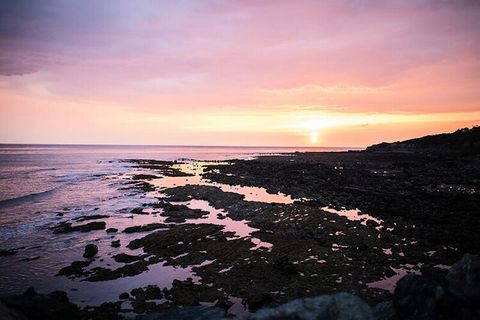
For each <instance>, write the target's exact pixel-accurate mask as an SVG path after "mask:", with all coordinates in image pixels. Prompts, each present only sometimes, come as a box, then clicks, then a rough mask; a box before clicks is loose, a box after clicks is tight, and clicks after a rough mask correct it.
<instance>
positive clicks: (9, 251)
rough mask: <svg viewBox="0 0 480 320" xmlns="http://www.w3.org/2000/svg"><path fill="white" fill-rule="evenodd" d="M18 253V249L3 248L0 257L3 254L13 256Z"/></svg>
mask: <svg viewBox="0 0 480 320" xmlns="http://www.w3.org/2000/svg"><path fill="white" fill-rule="evenodd" d="M15 253H17V250H15V249H7V250H2V251H0V257H2V256H11V255H14V254H15Z"/></svg>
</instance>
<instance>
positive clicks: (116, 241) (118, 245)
mask: <svg viewBox="0 0 480 320" xmlns="http://www.w3.org/2000/svg"><path fill="white" fill-rule="evenodd" d="M110 246H112V247H114V248H119V247H120V240H113V241H112V243H111V244H110Z"/></svg>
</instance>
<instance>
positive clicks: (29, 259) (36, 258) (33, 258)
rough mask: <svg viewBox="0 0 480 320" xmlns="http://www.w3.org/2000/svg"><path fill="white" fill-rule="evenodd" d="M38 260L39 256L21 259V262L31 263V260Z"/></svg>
mask: <svg viewBox="0 0 480 320" xmlns="http://www.w3.org/2000/svg"><path fill="white" fill-rule="evenodd" d="M38 259H40V256H32V257H27V258H24V259H22V261H33V260H38Z"/></svg>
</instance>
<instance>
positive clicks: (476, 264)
mask: <svg viewBox="0 0 480 320" xmlns="http://www.w3.org/2000/svg"><path fill="white" fill-rule="evenodd" d="M446 278H447V281H448V287H449V289H450V291H452V293H453V294H455V295H456V296H457V297H459V298H462V299H467V300H480V256H478V255H470V254H468V253H467V254H466V255H465V256H463V258H462V259H461V260H460V261H458V262H457V263H455V264H454V265H453V266H452V267H451V268H450V270H449V271H448V274H447V277H446Z"/></svg>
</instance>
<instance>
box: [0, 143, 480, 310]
mask: <svg viewBox="0 0 480 320" xmlns="http://www.w3.org/2000/svg"><path fill="white" fill-rule="evenodd" d="M125 161H128V163H130V164H132V165H133V166H134V167H135V168H136V169H138V170H137V171H136V172H135V173H134V174H132V175H131V176H129V177H128V178H127V179H126V181H125V183H124V185H123V187H122V188H124V189H126V190H129V191H131V192H134V193H137V194H145V195H146V194H150V195H151V194H153V197H154V201H149V202H148V203H147V202H146V203H144V205H143V206H142V207H137V208H134V209H132V210H131V211H130V214H131V215H134V216H144V217H146V218H149V219H150V220H146V221H150V222H149V223H144V224H138V225H126V226H125V227H124V228H123V229H121V228H119V227H115V228H114V227H112V225H111V223H110V220H109V219H112V217H114V216H115V213H113V214H109V215H98V214H96V215H91V216H85V217H80V218H76V219H74V220H68V218H66V217H63V216H61V217H59V218H61V219H62V221H60V222H59V223H58V224H57V225H55V226H53V227H52V228H51V231H52V233H54V234H63V235H68V234H78V233H80V234H89V233H92V232H97V233H102V232H103V233H106V234H108V235H109V239H110V241H111V247H112V248H118V251H115V252H116V253H115V254H114V255H113V254H112V255H111V256H109V257H105V256H102V255H101V253H99V249H98V247H97V245H96V244H95V242H92V243H91V244H88V245H87V246H86V247H85V252H82V254H83V260H78V261H74V262H72V263H71V264H70V265H65V266H63V267H62V268H60V269H59V270H58V274H57V276H59V277H69V278H72V279H78V280H79V281H84V282H92V283H93V282H103V281H105V282H108V281H115V280H117V279H124V278H130V277H135V276H138V275H141V274H143V273H145V272H149V270H150V269H151V268H153V267H157V266H161V267H172V268H177V269H178V268H180V269H182V270H183V269H184V270H190V271H189V272H190V273H191V276H190V277H187V278H185V279H175V280H173V282H172V284H171V286H168V287H160V286H158V285H157V284H156V283H151V284H149V285H148V286H146V287H140V288H135V289H131V290H130V289H128V290H127V291H125V292H123V293H121V294H120V295H119V297H118V300H117V301H111V302H106V303H103V304H101V305H99V306H92V307H88V306H87V307H78V306H75V305H72V304H70V303H69V302H68V298H67V296H68V294H67V293H65V292H63V293H58V292H57V293H55V292H54V293H52V294H49V295H46V296H44V295H39V294H37V293H36V292H35V291H34V290H32V289H30V290H29V291H28V292H27V293H25V294H24V295H17V296H15V297H6V298H2V301H3V303H4V305H3V306H2V308H1V310H2V312H4V314H5V315H9V316H10V319H23V318H22V316H26V317H27V318H29V319H46V318H48V319H57V318H56V314H57V313H55V312H57V311H58V316H59V318H58V319H64V318H65V314H66V313H65V312H67V313H68V312H71V316H68V317H67V318H71V319H122V318H138V319H157V318H158V319H170V318H171V319H177V318H178V319H190V318H196V319H221V318H225V317H235V316H238V317H240V318H242V317H243V318H245V319H278V318H285V317H287V318H288V317H289V318H296V319H311V316H312V314H311V313H302V312H303V311H301V309H302V308H307V309H309V310H311V308H313V307H312V305H315V306H316V307H315V308H317V307H318V308H320V309H318V310H317V309H314V310H317V311H318V314H319V315H320V314H322V312H325V311H322V310H324V309H325V308H327V309H328V310H337V311H338V312H337V313H333V314H331V313H328V317H327V316H325V317H318V319H437V318H442V317H443V319H447V318H448V319H475V318H476V316H478V315H479V313H478V312H479V311H478V308H477V307H476V306H478V304H476V302H477V301H478V292H479V291H478V290H479V287H478V279H479V278H480V277H479V273H480V271H479V262H478V258H477V257H476V256H470V255H466V254H474V255H478V254H479V253H480V252H479V250H480V246H479V243H480V235H479V233H478V230H480V217H479V214H480V180H479V179H480V159H479V157H478V155H461V156H459V155H458V154H448V153H444V154H438V153H436V154H433V153H426V154H422V153H416V152H390V151H389V152H383V151H368V152H337V153H295V154H283V155H275V156H262V157H258V158H256V159H254V160H233V161H229V162H228V163H215V162H207V163H200V162H170V161H169V162H167V161H158V160H125ZM264 190H266V191H267V192H268V193H269V194H266V196H270V195H277V198H278V199H279V201H277V202H275V201H270V200H268V199H270V197H267V198H262V197H261V195H262V192H264ZM257 191H258V193H259V195H255V192H257ZM282 195H283V196H282ZM282 197H283V198H282ZM277 198H273V199H277ZM92 220H93V221H92ZM8 254H10V253H8ZM12 254H14V253H12ZM462 257H463V260H461V262H459V263H460V265H462V266H465V265H468V267H455V266H456V265H455V266H453V267H451V266H452V265H454V263H456V262H457V261H459V260H460V259H462ZM104 259H108V261H113V262H114V263H108V264H105V263H102V262H103V260H104ZM449 269H450V271H449ZM457 269H460V271H459V270H457ZM455 272H456V274H457V275H456V276H452V275H451V274H452V273H455ZM469 272H470V273H469ZM472 272H473V273H472ZM447 274H448V275H447ZM458 274H463V275H464V276H458ZM465 274H469V276H468V277H467V276H465ZM160 276H161V275H160ZM462 277H463V278H462ZM132 279H134V278H132ZM400 279H402V280H400ZM399 280H400V282H398V283H397V281H399ZM466 282H468V284H466ZM395 283H397V285H396V286H395ZM455 286H457V287H455ZM467 287H468V288H469V289H468V290H467V289H465V288H467ZM458 288H463V289H458ZM394 289H395V292H394V291H393V290H394ZM341 292H344V294H343V293H342V294H341ZM393 292H394V293H393ZM52 299H53V300H52ZM295 299H303V300H295ZM294 300H295V301H297V302H291V301H294ZM285 303H287V304H286V305H285ZM445 303H447V304H448V305H449V306H450V307H449V308H447V309H442V308H443V307H441V306H442V305H444V304H445ZM50 304H51V305H52V308H51V310H52V312H54V313H52V314H51V315H49V316H48V317H45V316H43V313H42V312H44V311H45V310H43V309H42V306H48V305H50ZM57 305H58V306H57ZM275 306H279V307H277V308H274V309H272V307H275ZM354 306H356V307H358V308H359V310H361V311H358V312H357V313H356V314H357V316H355V315H354V313H353V312H351V314H348V312H347V311H346V310H348V308H352V307H354ZM370 306H374V307H373V309H372V308H371V307H370ZM57 307H58V308H57ZM239 307H240V308H241V310H240V312H239V310H238V308H239ZM426 307H428V310H427V309H424V308H426ZM12 308H13V309H12ZM36 308H40V309H42V310H41V312H40V311H39V310H40V309H39V310H37V309H36ZM299 308H300V309H299ZM321 308H324V309H321ZM476 308H477V309H476ZM57 309H58V310H57ZM267 309H268V310H270V311H268V310H267ZM29 310H34V311H29ZM59 310H60V311H59ZM259 310H261V311H259ZM292 310H294V311H292ZM342 310H343V311H342ZM317 311H315V312H317ZM19 312H20V313H21V312H23V313H24V315H22V314H20V313H19ZM45 312H46V311H45ZM291 312H294V314H295V316H294V315H293V314H292V313H291ZM36 314H38V315H39V316H36ZM62 315H63V318H62V317H61V316H62ZM5 317H6V316H5ZM42 317H43V318H42ZM182 317H183V318H182ZM7 319H8V318H7Z"/></svg>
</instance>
